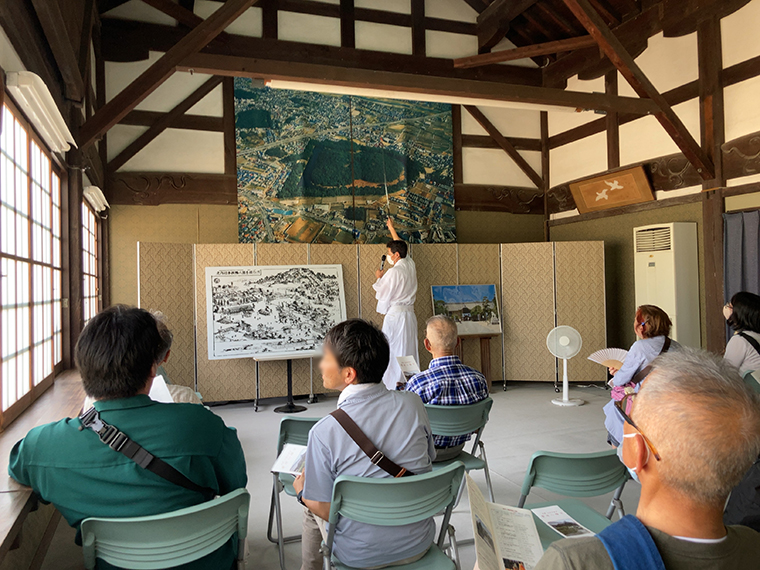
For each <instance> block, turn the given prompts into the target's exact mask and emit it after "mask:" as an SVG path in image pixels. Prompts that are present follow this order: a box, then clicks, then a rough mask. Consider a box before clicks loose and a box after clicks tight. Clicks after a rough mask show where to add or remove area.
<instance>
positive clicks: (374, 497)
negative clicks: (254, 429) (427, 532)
mask: <svg viewBox="0 0 760 570" xmlns="http://www.w3.org/2000/svg"><path fill="white" fill-rule="evenodd" d="M464 472H465V467H464V464H463V463H461V462H459V461H455V462H454V463H452V464H451V465H448V466H446V467H444V468H442V469H437V470H435V471H432V472H430V473H425V474H423V475H413V476H411V477H400V478H382V479H376V478H369V477H349V476H346V475H341V476H340V477H338V478H337V479H336V480H335V484H334V485H333V493H332V501H331V502H330V520H329V523H330V527H329V531H328V533H327V540H326V541H325V542H324V544H323V549H322V551H323V553H324V568H325V570H331V568H335V569H336V570H354V569H353V568H351V567H349V566H346V565H345V564H343V563H341V562H340V561H339V560H338V559H337V558H336V557H335V555H334V554H333V552H332V549H333V541H334V539H335V527H336V525H337V524H338V521H339V519H340V518H341V517H345V518H347V519H351V520H353V521H357V522H361V523H365V524H372V525H377V526H403V525H407V524H413V523H417V522H420V521H424V520H425V519H429V518H432V517H433V516H434V515H436V514H438V513H441V512H443V513H444V514H443V522H442V523H441V530H440V532H439V534H438V539H437V541H436V542H435V543H434V544H433V545H432V546H431V547H430V549H429V550H428V551H427V553H426V554H425V556H423V557H422V558H421V559H420V560H418V561H416V562H412V563H411V564H405V565H403V566H394V567H393V568H394V570H456V568H457V567H458V564H456V563H455V562H454V561H452V560H451V559H450V558H449V557H448V556H446V554H444V552H443V544H444V539H445V538H446V534H447V533H448V534H449V536H451V538H452V540H453V538H454V537H453V536H452V533H453V529H452V528H451V527H450V525H449V520H450V519H451V512H452V510H453V509H454V503H455V502H456V499H457V494H458V492H459V487H460V485H461V484H462V479H463V478H464Z"/></svg>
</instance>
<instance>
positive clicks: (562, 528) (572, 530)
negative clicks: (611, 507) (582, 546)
mask: <svg viewBox="0 0 760 570" xmlns="http://www.w3.org/2000/svg"><path fill="white" fill-rule="evenodd" d="M533 513H535V515H536V516H537V517H538V518H539V519H541V520H542V521H543V522H544V523H546V525H547V526H549V527H551V528H552V529H554V530H555V531H557V532H558V533H559V534H561V535H562V536H563V537H564V538H577V537H581V536H594V533H593V532H591V531H590V530H589V529H587V528H586V527H585V526H583V525H582V524H581V523H579V522H578V521H577V520H575V519H574V518H573V517H571V516H570V515H568V514H567V513H566V512H565V511H564V510H562V509H561V508H560V507H558V506H556V505H555V506H552V507H541V508H538V509H533Z"/></svg>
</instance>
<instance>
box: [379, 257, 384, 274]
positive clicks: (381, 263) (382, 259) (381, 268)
mask: <svg viewBox="0 0 760 570" xmlns="http://www.w3.org/2000/svg"><path fill="white" fill-rule="evenodd" d="M384 267H385V256H383V257H382V258H381V261H380V271H382V270H383V268H384Z"/></svg>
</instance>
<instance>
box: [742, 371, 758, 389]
mask: <svg viewBox="0 0 760 570" xmlns="http://www.w3.org/2000/svg"><path fill="white" fill-rule="evenodd" d="M744 383H745V384H746V385H747V386H749V387H750V388H752V389H753V390H754V391H755V392H758V393H760V370H747V371H746V372H745V373H744Z"/></svg>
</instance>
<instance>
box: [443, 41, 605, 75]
mask: <svg viewBox="0 0 760 570" xmlns="http://www.w3.org/2000/svg"><path fill="white" fill-rule="evenodd" d="M595 45H596V40H595V39H594V38H593V37H592V36H580V37H577V38H569V39H566V40H556V41H551V42H544V43H540V44H533V45H529V46H522V47H518V48H515V49H505V50H501V51H495V52H490V53H481V54H478V55H471V56H467V57H460V58H457V59H455V60H454V67H458V68H468V67H479V66H481V65H489V64H493V63H503V62H505V61H515V60H518V59H525V58H528V57H535V56H538V55H549V54H556V53H560V52H563V51H571V50H576V49H582V48H587V47H592V46H595Z"/></svg>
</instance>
